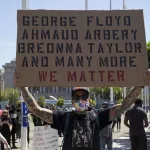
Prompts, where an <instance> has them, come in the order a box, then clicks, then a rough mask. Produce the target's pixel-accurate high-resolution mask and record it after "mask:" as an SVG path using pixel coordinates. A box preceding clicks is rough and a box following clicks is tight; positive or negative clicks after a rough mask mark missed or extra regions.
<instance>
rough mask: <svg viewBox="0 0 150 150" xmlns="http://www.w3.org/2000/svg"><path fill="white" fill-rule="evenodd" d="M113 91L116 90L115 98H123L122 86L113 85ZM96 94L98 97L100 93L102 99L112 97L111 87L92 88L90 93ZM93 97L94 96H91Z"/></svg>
mask: <svg viewBox="0 0 150 150" xmlns="http://www.w3.org/2000/svg"><path fill="white" fill-rule="evenodd" d="M113 92H114V100H117V101H119V100H120V99H121V98H122V94H123V88H120V87H113ZM93 93H94V94H95V96H96V97H97V96H98V95H100V98H101V99H107V100H108V99H110V88H109V87H104V88H90V95H92V94H93ZM91 98H93V97H91Z"/></svg>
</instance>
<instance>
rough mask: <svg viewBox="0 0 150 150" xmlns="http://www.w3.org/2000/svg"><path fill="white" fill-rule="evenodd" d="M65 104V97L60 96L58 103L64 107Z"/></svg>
mask: <svg viewBox="0 0 150 150" xmlns="http://www.w3.org/2000/svg"><path fill="white" fill-rule="evenodd" d="M64 104H65V101H64V98H63V97H60V98H58V101H57V104H56V105H57V106H58V107H62V106H64Z"/></svg>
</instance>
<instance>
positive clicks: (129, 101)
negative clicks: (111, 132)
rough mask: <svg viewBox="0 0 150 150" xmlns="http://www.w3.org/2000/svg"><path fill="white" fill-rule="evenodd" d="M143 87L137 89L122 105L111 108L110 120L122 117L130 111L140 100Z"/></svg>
mask: <svg viewBox="0 0 150 150" xmlns="http://www.w3.org/2000/svg"><path fill="white" fill-rule="evenodd" d="M142 88H143V87H135V88H134V89H133V90H132V91H131V92H130V93H129V94H128V95H127V96H126V97H125V99H124V100H123V102H122V104H118V105H115V106H113V107H111V108H110V114H109V120H110V121H112V120H114V119H115V118H117V117H118V116H120V115H121V114H122V113H123V112H124V111H125V110H127V109H129V108H130V106H131V105H132V104H133V103H134V101H135V100H136V98H138V96H139V94H140V92H141V89H142Z"/></svg>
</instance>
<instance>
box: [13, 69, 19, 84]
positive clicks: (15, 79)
mask: <svg viewBox="0 0 150 150" xmlns="http://www.w3.org/2000/svg"><path fill="white" fill-rule="evenodd" d="M19 80H20V75H19V74H18V73H17V72H16V71H15V72H14V84H15V85H16V84H17V83H18V82H19Z"/></svg>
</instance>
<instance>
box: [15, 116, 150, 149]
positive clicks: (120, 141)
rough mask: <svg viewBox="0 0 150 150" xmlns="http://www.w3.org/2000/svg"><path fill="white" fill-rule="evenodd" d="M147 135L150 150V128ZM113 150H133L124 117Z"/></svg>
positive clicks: (116, 134) (114, 137)
mask: <svg viewBox="0 0 150 150" xmlns="http://www.w3.org/2000/svg"><path fill="white" fill-rule="evenodd" d="M33 128H34V126H33V124H31V132H30V137H31V138H30V139H31V146H32V141H33ZM145 130H146V134H147V139H148V150H150V128H146V129H145ZM62 139H63V137H59V145H61V144H62ZM113 139H114V140H113V150H131V149H130V140H129V134H128V128H127V127H126V126H125V125H124V124H123V117H122V122H121V131H120V132H119V131H117V129H116V126H115V130H114V132H113ZM16 146H17V147H18V149H21V142H19V143H16ZM15 150H17V149H15ZM28 150H32V147H31V148H28Z"/></svg>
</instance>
